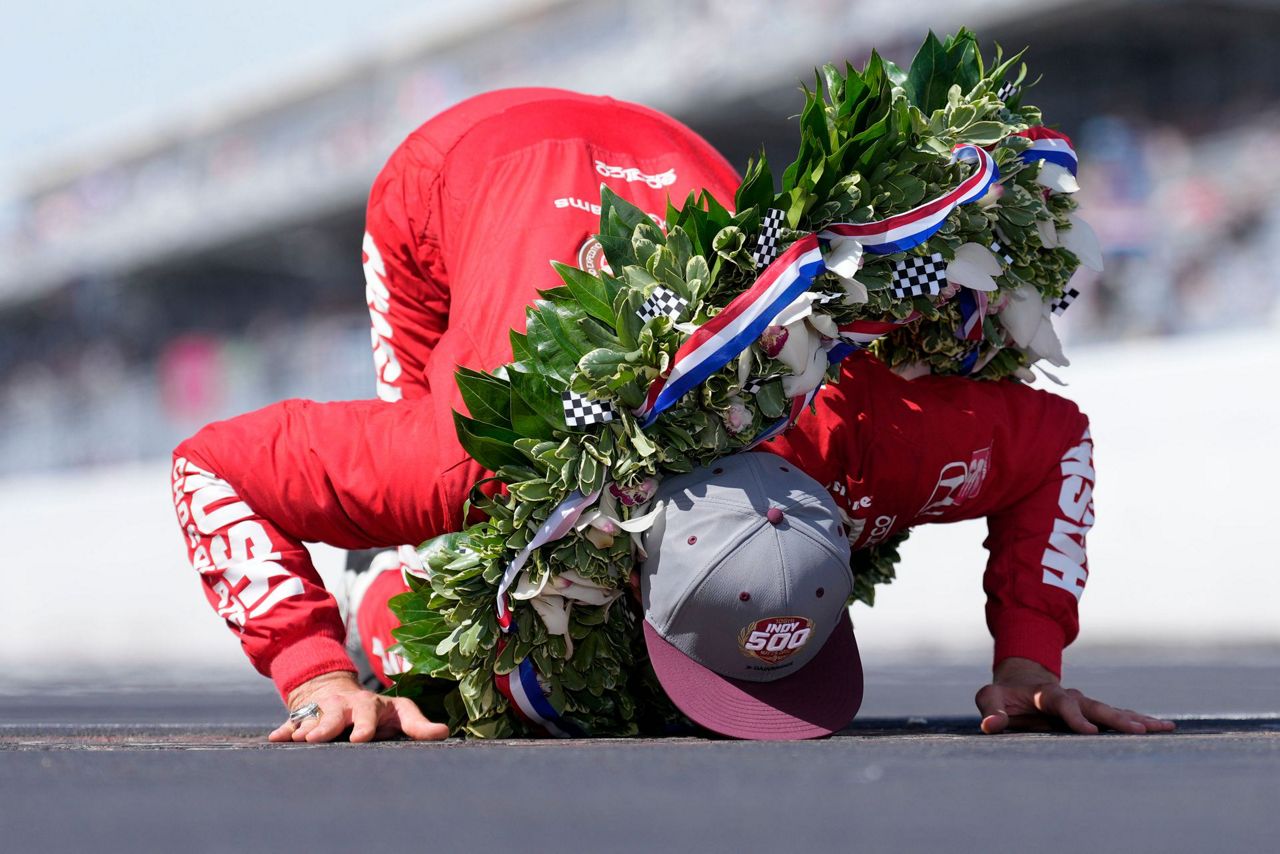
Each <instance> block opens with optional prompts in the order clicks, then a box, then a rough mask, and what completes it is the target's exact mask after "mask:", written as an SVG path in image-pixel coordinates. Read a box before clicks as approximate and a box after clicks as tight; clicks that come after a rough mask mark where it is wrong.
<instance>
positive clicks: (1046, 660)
mask: <svg viewBox="0 0 1280 854" xmlns="http://www.w3.org/2000/svg"><path fill="white" fill-rule="evenodd" d="M991 634H992V636H993V637H995V639H996V650H995V660H994V661H993V662H992V666H994V665H996V664H999V663H1000V662H1002V661H1004V660H1005V659H1006V658H1029V659H1031V660H1032V661H1034V662H1035V663H1037V664H1039V665H1040V666H1041V667H1044V668H1045V669H1046V670H1050V671H1052V672H1053V674H1054V675H1055V676H1057V677H1058V678H1059V679H1061V678H1062V649H1063V647H1064V646H1066V632H1065V631H1063V629H1062V626H1060V625H1058V623H1057V621H1055V620H1054V619H1053V618H1052V617H1048V616H1046V615H1044V614H1041V613H1040V612H1038V611H1030V610H1027V609H1025V608H1010V609H1009V610H1006V611H1001V612H1000V613H999V614H996V615H994V616H993V617H992V619H991Z"/></svg>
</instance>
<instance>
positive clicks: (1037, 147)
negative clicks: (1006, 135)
mask: <svg viewBox="0 0 1280 854" xmlns="http://www.w3.org/2000/svg"><path fill="white" fill-rule="evenodd" d="M1013 135H1014V136H1021V137H1025V138H1026V139H1029V140H1031V147H1030V148H1028V149H1027V150H1025V151H1023V152H1022V153H1021V154H1019V155H1018V159H1019V160H1022V161H1024V162H1026V163H1035V162H1036V161H1038V160H1043V161H1044V162H1046V163H1056V164H1058V165H1059V166H1061V167H1062V168H1064V169H1066V170H1067V171H1068V172H1070V173H1071V174H1072V175H1075V174H1076V170H1077V169H1078V168H1079V166H1080V161H1079V158H1077V157H1076V150H1075V148H1074V147H1073V146H1072V145H1071V138H1070V137H1069V136H1067V135H1066V134H1065V133H1059V132H1058V131H1056V130H1049V128H1047V127H1041V126H1039V125H1037V126H1036V127H1030V128H1027V129H1026V130H1020V131H1018V132H1017V133H1015V134H1013Z"/></svg>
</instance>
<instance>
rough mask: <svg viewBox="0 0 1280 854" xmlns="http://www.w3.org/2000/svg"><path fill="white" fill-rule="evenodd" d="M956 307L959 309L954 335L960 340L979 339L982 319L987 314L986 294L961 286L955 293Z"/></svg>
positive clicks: (980, 337)
mask: <svg viewBox="0 0 1280 854" xmlns="http://www.w3.org/2000/svg"><path fill="white" fill-rule="evenodd" d="M956 307H957V308H959V309H960V325H959V326H958V327H957V328H956V337H957V338H959V339H960V340H962V341H981V340H982V319H983V318H984V317H986V316H987V294H986V293H985V292H984V291H975V290H974V289H973V288H961V289H960V292H959V293H958V294H956Z"/></svg>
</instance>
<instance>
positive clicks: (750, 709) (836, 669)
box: [644, 610, 862, 740]
mask: <svg viewBox="0 0 1280 854" xmlns="http://www.w3.org/2000/svg"><path fill="white" fill-rule="evenodd" d="M644 639H645V645H646V646H647V647H648V649H649V660H650V661H651V662H652V663H653V670H654V673H656V674H657V676H658V681H659V682H661V683H662V688H663V690H665V691H666V692H667V696H668V697H670V698H671V701H672V702H673V703H675V704H676V706H677V708H679V709H680V711H682V712H684V713H685V714H686V715H688V716H689V718H690V719H691V720H693V721H694V722H695V723H697V724H700V725H701V726H704V727H706V728H707V729H709V730H711V731H712V732H718V733H720V734H721V735H728V736H732V737H734V738H749V739H779V740H791V739H802V738H821V737H822V736H825V735H830V734H831V733H833V732H836V731H838V730H841V729H843V728H844V727H846V726H848V725H849V722H850V721H852V720H853V716H854V715H856V714H857V713H858V707H859V706H861V705H862V659H861V657H860V656H859V655H858V643H857V641H856V640H855V639H854V636H853V623H852V621H850V619H849V612H848V611H847V610H846V611H845V612H844V615H843V616H842V617H841V618H840V622H839V623H838V624H837V625H836V627H835V630H834V631H832V632H831V636H830V637H829V638H827V642H826V643H825V644H823V646H822V649H821V650H819V652H818V654H817V655H815V656H814V657H813V658H812V659H811V660H810V661H809V663H808V664H806V665H805V666H804V667H803V668H801V669H800V670H798V671H796V672H795V673H793V674H791V675H790V676H784V677H783V678H781V679H776V680H774V681H773V682H748V681H746V680H742V679H729V678H726V677H724V676H721V675H720V674H718V673H716V672H715V671H713V670H708V669H707V668H706V667H703V666H702V665H701V664H698V663H697V662H696V661H694V660H693V659H691V658H689V656H687V655H685V654H684V653H683V652H681V651H680V650H678V649H676V648H675V647H674V646H672V645H671V644H670V643H668V642H667V641H666V640H665V639H664V638H662V637H661V636H660V635H659V634H658V633H657V631H656V630H654V628H653V627H652V626H650V625H649V622H648V620H645V621H644Z"/></svg>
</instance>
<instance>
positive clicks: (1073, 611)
mask: <svg viewBox="0 0 1280 854" xmlns="http://www.w3.org/2000/svg"><path fill="white" fill-rule="evenodd" d="M1081 418H1083V416H1081ZM1093 484H1094V469H1093V441H1092V439H1091V437H1090V435H1089V430H1088V428H1087V427H1086V428H1085V429H1084V431H1083V433H1082V434H1079V435H1078V436H1077V438H1075V439H1074V440H1072V442H1071V444H1070V445H1069V447H1068V448H1067V449H1066V450H1065V451H1064V452H1063V453H1062V454H1061V456H1060V458H1058V459H1057V460H1056V461H1055V463H1054V464H1053V466H1052V468H1051V469H1050V470H1049V472H1048V473H1047V474H1046V476H1045V477H1044V479H1043V480H1042V481H1041V482H1040V484H1039V485H1037V486H1036V487H1035V488H1034V489H1032V491H1031V492H1030V493H1029V494H1027V495H1026V496H1024V497H1022V498H1021V499H1019V500H1017V501H1015V502H1013V503H1012V504H1009V505H1008V506H1006V507H1004V508H1002V509H998V510H995V511H993V512H991V513H988V514H987V531H988V536H987V539H986V543H985V545H986V547H987V550H988V552H989V553H990V558H989V560H988V561H987V570H986V573H985V574H984V575H983V585H982V586H983V589H984V590H985V591H986V594H987V606H986V611H987V626H988V627H989V628H990V629H991V635H992V637H993V638H995V656H994V662H995V663H997V664H998V663H999V662H1001V661H1003V660H1004V659H1006V658H1010V657H1014V656H1016V657H1019V658H1029V659H1031V660H1032V661H1035V662H1038V663H1039V664H1041V665H1043V666H1044V667H1046V668H1047V669H1049V670H1051V671H1053V672H1054V673H1055V674H1057V675H1058V676H1059V677H1061V675H1062V650H1063V649H1064V648H1066V647H1067V646H1068V645H1069V644H1070V643H1071V642H1072V641H1074V640H1075V639H1076V635H1077V634H1078V633H1079V629H1080V621H1079V615H1078V604H1077V603H1078V601H1079V599H1080V594H1081V593H1082V592H1084V586H1085V581H1086V580H1087V579H1088V577H1089V562H1088V558H1087V555H1086V553H1085V540H1086V537H1087V535H1088V533H1089V529H1090V528H1091V527H1093Z"/></svg>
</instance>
